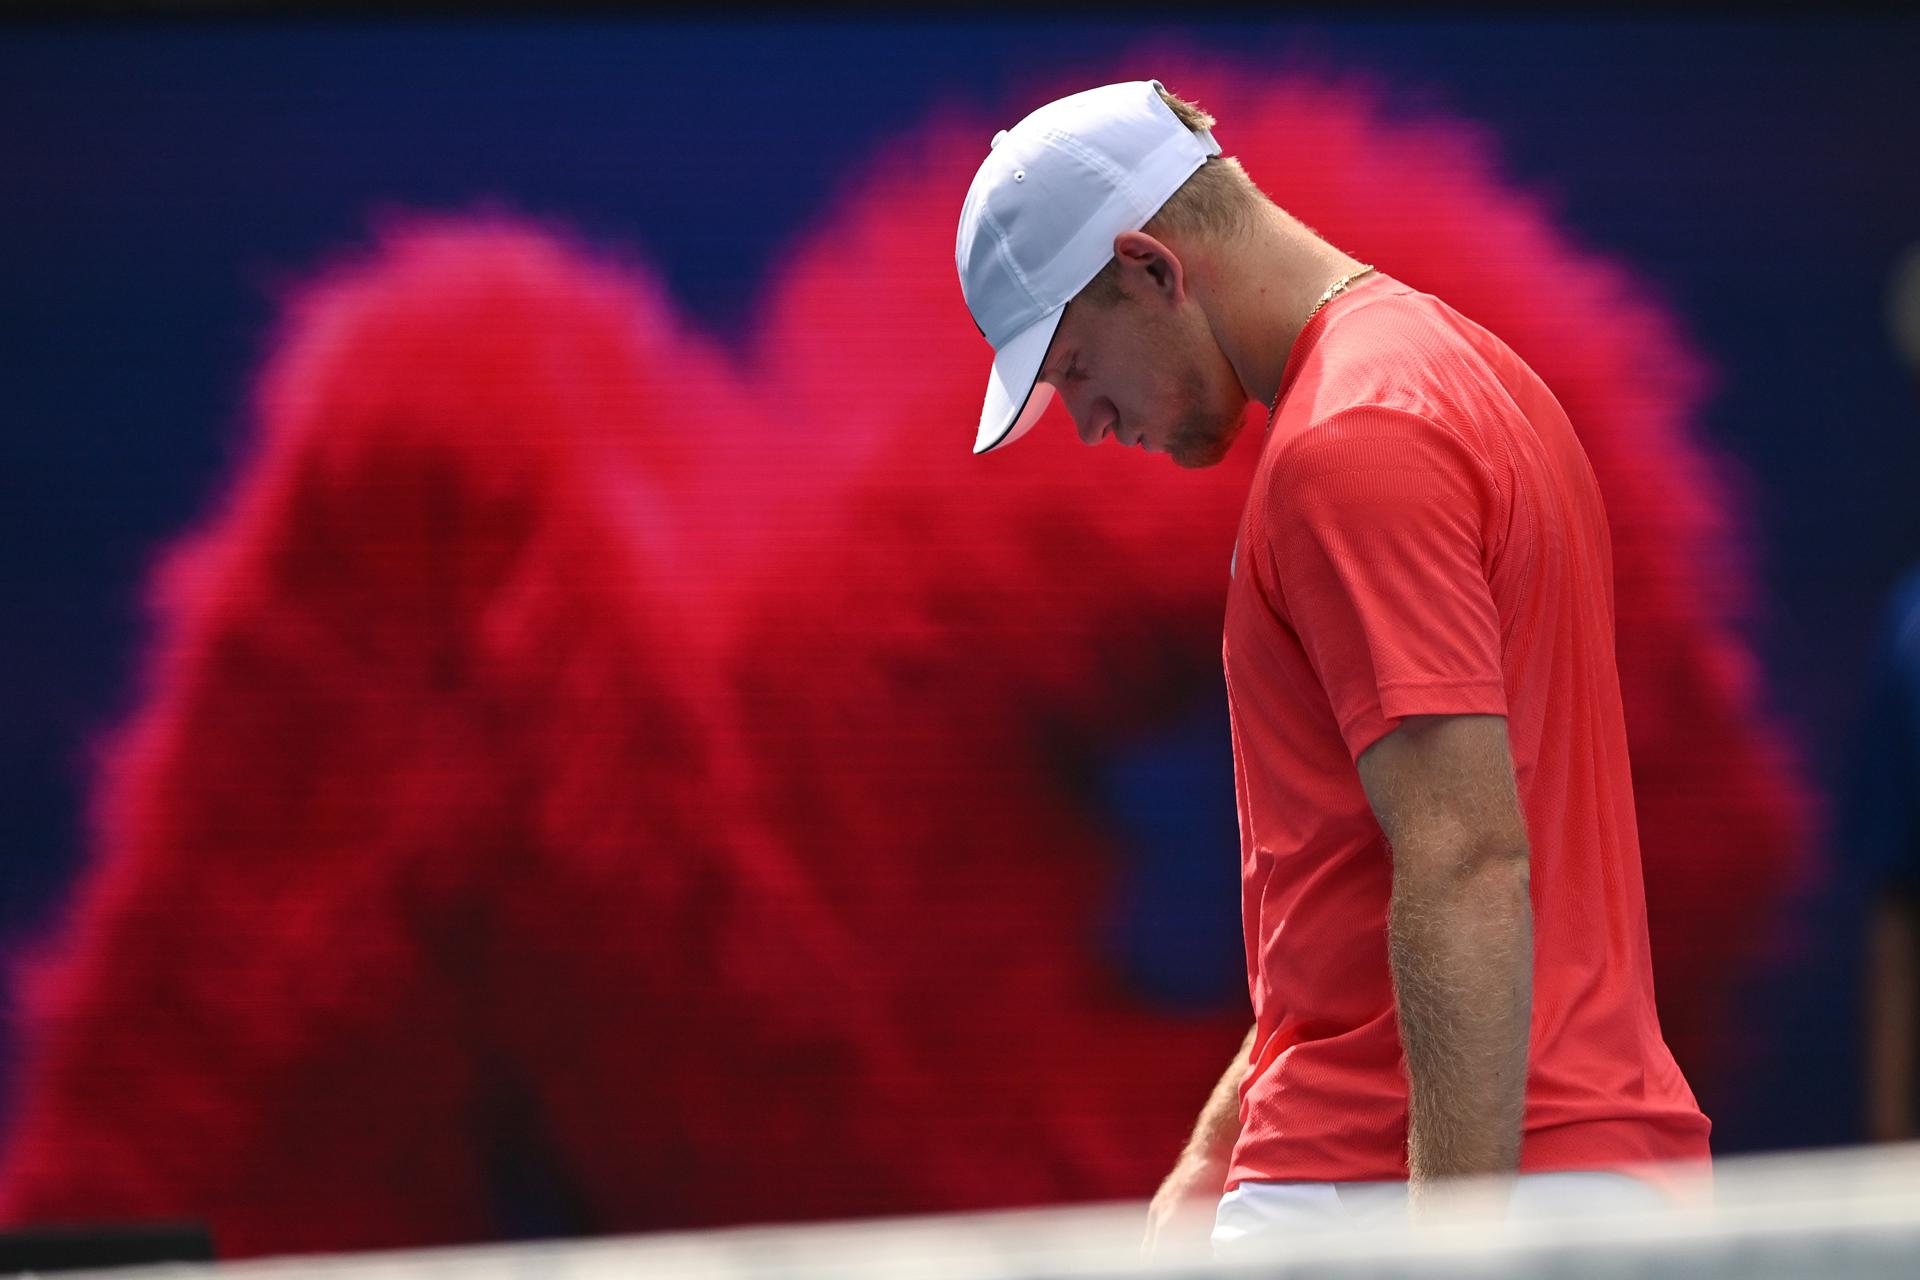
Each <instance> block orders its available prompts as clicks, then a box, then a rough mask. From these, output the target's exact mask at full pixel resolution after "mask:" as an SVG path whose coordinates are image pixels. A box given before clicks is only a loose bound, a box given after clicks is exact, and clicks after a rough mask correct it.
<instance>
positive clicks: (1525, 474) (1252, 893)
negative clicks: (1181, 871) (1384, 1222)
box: [956, 81, 1709, 1253]
mask: <svg viewBox="0 0 1920 1280" xmlns="http://www.w3.org/2000/svg"><path fill="white" fill-rule="evenodd" d="M1212 124H1213V120H1212V118H1211V117H1209V116H1207V115H1206V114H1205V113H1203V112H1201V111H1199V110H1198V109H1197V108H1195V107H1194V106H1192V105H1191V104H1188V103H1185V102H1183V101H1181V100H1180V99H1178V98H1175V97H1173V96H1172V95H1171V94H1168V93H1167V92H1166V91H1165V90H1164V88H1163V87H1162V86H1161V85H1160V84H1159V82H1157V81H1139V82H1133V83H1128V84H1117V85H1108V86H1104V87H1102V88H1099V89H1094V90H1090V91H1087V92H1085V93H1079V94H1074V95H1072V96H1070V97H1067V98H1063V99H1060V100H1059V101H1056V102H1053V103H1050V104H1048V105H1047V106H1044V107H1042V108H1040V109H1039V110H1038V111H1036V112H1034V113H1033V114H1032V115H1030V116H1028V117H1027V118H1026V119H1024V120H1022V121H1021V122H1020V123H1019V124H1017V125H1015V126H1014V127H1013V128H1012V129H1010V130H1005V131H1002V132H1001V133H1000V134H998V135H996V137H995V138H994V142H993V146H992V149H991V150H990V153H989V154H988V156H987V158H986V160H985V161H984V162H983V163H982V165H981V167H980V169H979V172H978V173H977V174H976V176H975V178H974V182H973V186H972V188H971V190H970V191H969V192H968V194H967V199H966V203H965V205H964V207H963V209H962V212H961V217H960V230H959V238H958V243H957V247H956V261H957V265H958V268H959V273H960V279H961V284H962V289H963V292H964V294H965V296H966V300H967V303H968V307H969V309H970V310H971V312H972V314H973V317H974V320H975V323H976V324H977V325H978V326H979V327H980V329H981V331H982V333H983V334H984V335H985V336H986V338H987V339H988V341H989V342H990V343H991V344H992V345H993V347H994V350H995V358H994V363H993V371H992V374H991V376H990V378H989V382H988V388H987V396H986V404H985V406H984V409H983V412H982V415H981V421H980V428H979V433H978V436H977V438H976V443H975V446H974V451H975V452H976V453H984V452H987V451H989V450H992V449H995V448H999V447H1002V446H1004V445H1006V444H1008V443H1010V442H1012V441H1013V440H1016V439H1018V438H1019V436H1021V435H1022V434H1024V433H1025V432H1026V431H1027V430H1029V429H1031V428H1032V426H1033V425H1034V424H1035V423H1036V422H1037V421H1038V419H1039V418H1040V417H1041V415H1042V413H1043V411H1044V410H1045V408H1046V406H1047V405H1048V403H1049V402H1050V401H1051V400H1052V398H1053V397H1054V396H1056V395H1058V396H1059V397H1060V398H1061V399H1063V400H1064V401H1065V403H1066V407H1067V409H1068V410H1069V412H1070V413H1071V414H1072V416H1073V419H1074V422H1075V424H1076V427H1077V430H1078V432H1079V435H1080V438H1081V439H1082V440H1083V441H1084V442H1085V443H1087V444H1089V445H1093V444H1098V443H1100V442H1101V441H1102V440H1104V439H1106V438H1107V437H1109V436H1111V437H1113V438H1114V439H1115V440H1117V441H1119V442H1120V443H1121V444H1123V445H1128V446H1139V447H1140V448H1142V449H1144V450H1146V451H1148V452H1155V453H1164V454H1166V455H1168V456H1169V457H1170V458H1172V459H1173V461H1174V462H1175V463H1177V464H1179V465H1181V466H1183V467H1205V466H1210V465H1212V464H1214V463H1217V462H1219V461H1220V460H1221V459H1222V458H1224V457H1225V456H1226V454H1227V452H1228V450H1229V448H1230V447H1231V446H1232V444H1233V442H1234V439H1235V436H1236V435H1237V434H1238V432H1239V430H1240V428H1241V425H1242V422H1243V420H1244V416H1245V415H1244V410H1245V409H1246V407H1247V405H1248V404H1249V402H1253V401H1258V402H1260V403H1261V404H1264V405H1267V406H1269V412H1268V415H1267V426H1266V432H1265V438H1264V440H1263V441H1262V443H1261V445H1260V449H1261V454H1260V459H1259V462H1258V465H1257V468H1256V471H1255V478H1254V482H1253V488H1252V492H1251V493H1250V495H1249V497H1248V500H1247V503H1246V507H1245V511H1244V514H1243V516H1242V518H1241V528H1240V533H1239V538H1238V542H1237V545H1236V546H1235V548H1234V551H1233V559H1232V580H1231V585H1230V587H1229V590H1228V599H1227V611H1226V628H1225V631H1226V634H1225V646H1224V654H1225V666H1226V677H1227V692H1228V701H1229V706H1230V708H1231V712H1232V722H1233V739H1234V741H1233V747H1234V755H1235V777H1236V790H1237V793H1238V800H1239V813H1240V833H1241V860H1242V886H1243V923H1244V927H1245V942H1246V948H1247V963H1248V979H1249V987H1250V990H1251V993H1252V997H1253V1008H1254V1027H1253V1029H1252V1031H1251V1032H1250V1033H1249V1036H1248V1039H1247V1041H1246V1044H1245V1045H1244V1046H1243V1050H1242V1052H1241V1053H1240V1054H1239V1055H1237V1056H1236V1058H1235V1060H1234V1062H1233V1063H1232V1065H1230V1066H1229V1068H1228V1070H1227V1073H1226V1075H1225V1076H1224V1077H1223V1078H1222V1079H1221V1082H1220V1085H1219V1087H1218V1088H1217V1089H1216V1090H1215V1092H1214V1094H1213V1097H1212V1098H1211V1099H1210V1100H1209V1101H1208V1103H1207V1104H1206V1107H1205V1110H1204V1111H1203V1113H1202V1115H1201V1117H1200V1121H1199V1124H1198V1125H1197V1126H1196V1128H1195V1131H1194V1135H1193V1138H1192V1139H1191V1140H1190V1142H1189V1145H1188V1149H1187V1151H1186V1152H1185V1153H1184V1155H1183V1156H1182V1157H1181V1159H1180V1161H1179V1162H1178V1164H1177V1166H1176V1168H1175V1169H1174V1171H1173V1173H1172V1174H1171V1175H1170V1176H1169V1177H1168V1179H1167V1181H1166V1183H1165V1184H1164V1185H1163V1187H1162V1188H1161V1191H1160V1193H1159V1195H1157V1196H1156V1197H1155V1200H1154V1205H1153V1208H1152V1210H1151V1214H1150V1222H1149V1227H1148V1244H1149V1246H1150V1247H1151V1246H1152V1245H1153V1244H1154V1243H1155V1242H1156V1241H1157V1240H1158V1239H1160V1238H1163V1237H1164V1236H1165V1235H1166V1234H1167V1233H1168V1230H1169V1228H1170V1227H1171V1226H1172V1225H1173V1224H1175V1223H1178V1222H1181V1221H1183V1220H1184V1218H1185V1214H1184V1209H1185V1207H1186V1206H1188V1205H1191V1204H1193V1203H1195V1202H1196V1201H1202V1202H1204V1201H1208V1200H1211V1199H1212V1198H1213V1197H1215V1196H1219V1195H1220V1193H1221V1191H1222V1190H1223V1188H1224V1189H1225V1191H1226V1195H1225V1196H1224V1197H1223V1198H1221V1200H1220V1202H1219V1206H1218V1211H1217V1223H1216V1226H1215V1229H1214V1235H1213V1240H1214V1246H1215V1249H1216V1251H1217V1252H1221V1253H1227V1252H1230V1251H1231V1250H1232V1249H1233V1248H1234V1246H1236V1245H1237V1244H1239V1243H1240V1242H1241V1241H1245V1240H1258V1239H1259V1238H1261V1236H1262V1234H1263V1233H1267V1234H1271V1233H1274V1232H1277V1231H1279V1230H1282V1229H1284V1228H1285V1227H1286V1226H1287V1225H1289V1224H1292V1223H1298V1222H1310V1221H1326V1220H1333V1221H1354V1220H1363V1219H1368V1218H1371V1217H1374V1216H1377V1215H1379V1214H1381V1213H1387V1214H1393V1213H1399V1212H1403V1207H1404V1206H1406V1205H1408V1204H1409V1203H1410V1204H1411V1205H1412V1207H1413V1209H1414V1211H1415V1213H1416V1214H1424V1213H1427V1212H1430V1211H1431V1206H1433V1205H1434V1204H1436V1203H1438V1197H1437V1194H1436V1193H1437V1192H1438V1191H1439V1190H1440V1189H1441V1188H1443V1187H1444V1186H1445V1185H1446V1181H1447V1180H1449V1179H1454V1178H1461V1177H1469V1176H1474V1175H1494V1176H1496V1177H1504V1176H1506V1175H1513V1174H1518V1175H1520V1176H1519V1177H1518V1179H1517V1180H1516V1181H1515V1182H1514V1183H1513V1184H1512V1189H1513V1197H1514V1202H1515V1203H1516V1205H1525V1204H1540V1203H1552V1202H1555V1201H1556V1200H1557V1201H1559V1202H1562V1203H1574V1202H1577V1203H1579V1204H1581V1205H1603V1204H1604V1205H1638V1204H1646V1203H1657V1202H1658V1201H1659V1199H1660V1195H1659V1193H1658V1191H1657V1190H1656V1189H1655V1188H1656V1187H1657V1185H1658V1184H1659V1182H1660V1181H1662V1180H1663V1179H1664V1178H1665V1176H1666V1175H1665V1174H1664V1173H1662V1172H1661V1170H1662V1169H1663V1168H1664V1167H1666V1166H1667V1164H1668V1162H1675V1161H1692V1162H1699V1161H1704V1160H1705V1159H1706V1157H1707V1132H1708V1127H1709V1126H1708V1122H1707V1120H1706V1118H1705V1116H1703V1115H1702V1114H1701V1112H1700V1109H1699V1107H1698V1106H1697V1105H1696V1104H1695V1101H1694V1098H1693V1095H1692V1092H1691V1091H1690V1090H1689V1089H1688V1087H1687V1084H1686V1081H1685V1080H1684V1079H1683V1078H1682V1076H1681V1073H1680V1071H1679V1069H1678V1068H1677V1067H1676V1066H1675V1065H1674V1062H1673V1058H1672V1055H1671V1054H1670V1053H1669V1052H1668V1051H1667V1047H1666V1045H1665V1043H1664V1041H1663V1040H1662V1038H1661V1034H1660V1029H1659V1025H1658V1022H1657V1020H1656V1017H1655V1013H1654V1003H1653V982H1652V973H1651V965H1650V962H1649V959H1648V949H1647V940H1646V921H1645V907H1644V903H1643V899H1642V890H1641V874H1640V860H1639V848H1638V838H1637V834H1636V831H1635V822H1634V810H1633V797H1632V792H1631V785H1630V781H1629V773H1628V757H1627V747H1626V731H1625V726H1624V720H1623V716H1622V712H1621V703H1620V692H1619V685H1618V678H1617V675H1616V671H1615V666H1614V653H1613V598H1612V566H1611V551H1610V546H1609V541H1608V531H1607V523H1606V515H1605V512H1604V510H1603V508H1602V505H1601V501H1600V495H1599V493H1598V491H1597V488H1596V487H1595V484H1594V479H1593V473H1592V470H1591V468H1590V467H1589V465H1588V462H1587V459H1586V455H1585V454H1584V452H1583V451H1582V449H1581V446H1580V444H1579V441H1578V439H1577V438H1576V437H1575V435H1574V432H1573V429H1572V427H1571V425H1570V424H1569V423H1568V421H1567V418H1566V415H1565V414H1564V412H1562V410H1561V408H1560V406H1559V404H1558V403H1557V402H1556V401H1555V399H1554V397H1553V396H1552V394H1551V393H1550V392H1549V391H1548V390H1547V388H1546V387H1545V386H1544V385H1543V384H1542V383H1541V381H1540V380H1539V378H1538V377H1537V376H1535V375H1534V374H1533V372H1532V371H1531V370H1530V369H1529V368H1528V367H1527V366H1526V365H1525V364H1524V363H1523V362H1522V361H1521V360H1520V359H1519V358H1518V357H1517V356H1516V355H1514V353H1513V352H1512V351H1510V350H1509V349H1508V348H1507V347H1506V346H1505V345H1504V344H1503V343H1501V342H1500V341H1499V340H1498V339H1497V338H1495V337H1494V336H1493V335H1492V334H1490V333H1488V332H1487V331H1485V330H1484V329H1481V328H1480V327H1479V326H1477V325H1475V324H1473V323H1472V322H1471V321H1469V320H1467V319H1466V318H1465V317H1463V316H1461V315H1459V314H1458V313H1457V312H1454V311H1453V310H1452V309H1451V308H1449V307H1447V306H1446V304H1444V303H1443V302H1441V301H1440V300H1438V299H1436V298H1433V297H1431V296H1429V295H1426V294H1423V293H1420V292H1418V291H1417V290H1414V289H1412V288H1409V287H1408V286H1406V285H1405V284H1402V283H1401V282H1399V281H1397V280H1395V279H1393V278H1392V277H1391V276H1390V275H1388V274H1386V273H1384V272H1381V271H1379V270H1377V269H1375V268H1374V267H1372V266H1370V265H1369V264H1366V263H1363V262H1361V261H1359V260H1358V259H1356V258H1354V257H1352V256H1350V255H1348V254H1346V253H1343V252H1341V251H1340V250H1339V249H1337V248H1335V247H1334V246H1333V245H1331V244H1329V243H1328V242H1327V241H1325V240H1324V239H1322V238H1321V237H1319V236H1318V235H1316V234H1315V233H1314V232H1313V231H1312V229H1311V228H1308V227H1307V226H1305V225H1304V224H1302V223H1300V222H1299V221H1298V220H1297V219H1295V218H1293V217H1291V216H1290V215H1288V214H1287V213H1286V212H1285V211H1284V210H1282V209H1280V208H1279V207H1277V206H1276V205H1275V204H1273V203H1272V202H1271V201H1270V200H1268V199H1267V198H1266V197H1265V196H1264V195H1263V194H1262V193H1261V192H1260V191H1259V190H1258V189H1257V188H1256V187H1255V186H1254V185H1253V183H1252V182H1251V180H1250V179H1249V178H1248V177H1247V175H1246V174H1245V172H1244V171H1243V170H1242V169H1241V168H1240V166H1239V165H1238V164H1237V162H1235V161H1233V160H1231V159H1227V158H1225V157H1223V156H1222V155H1221V154H1220V148H1219V146H1218V145H1217V144H1216V143H1215V142H1214V140H1213V136H1212V133H1211V132H1210V130H1211V127H1212Z"/></svg>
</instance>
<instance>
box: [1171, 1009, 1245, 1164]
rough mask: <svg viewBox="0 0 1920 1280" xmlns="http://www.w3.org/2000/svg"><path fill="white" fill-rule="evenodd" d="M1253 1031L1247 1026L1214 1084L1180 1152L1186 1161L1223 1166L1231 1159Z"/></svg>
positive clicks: (1236, 1138)
mask: <svg viewBox="0 0 1920 1280" xmlns="http://www.w3.org/2000/svg"><path fill="white" fill-rule="evenodd" d="M1253 1035H1254V1033H1253V1031H1252V1030H1251V1029H1250V1030H1248V1032H1247V1038H1246V1039H1245V1040H1243V1041H1241V1043H1240V1052H1239V1053H1237V1054H1235V1055H1234V1057H1233V1061H1232V1062H1230V1063H1228V1064H1227V1069H1226V1072H1225V1073H1224V1074H1223V1075H1222V1076H1221V1077H1220V1080H1219V1083H1217V1084H1215V1085H1214V1086H1213V1093H1212V1094H1210V1095H1209V1096H1208V1098H1207V1105H1206V1106H1204V1107H1202V1108H1201V1110H1200V1119H1199V1121H1198V1122H1196V1123H1195V1124H1194V1126H1193V1136H1192V1137H1190V1138H1188V1139H1187V1146H1186V1150H1185V1151H1183V1152H1182V1153H1181V1160H1182V1161H1183V1162H1199V1163H1205V1164H1217V1165H1220V1166H1221V1167H1222V1168H1224V1167H1225V1166H1226V1164H1227V1162H1228V1161H1229V1160H1230V1159H1232V1157H1233V1144H1234V1143H1235V1142H1237V1141H1238V1140H1239V1138H1240V1085H1241V1083H1242V1082H1243V1081H1244V1080H1245V1079H1246V1078H1247V1062H1248V1059H1249V1058H1250V1057H1251V1056H1252V1054H1253Z"/></svg>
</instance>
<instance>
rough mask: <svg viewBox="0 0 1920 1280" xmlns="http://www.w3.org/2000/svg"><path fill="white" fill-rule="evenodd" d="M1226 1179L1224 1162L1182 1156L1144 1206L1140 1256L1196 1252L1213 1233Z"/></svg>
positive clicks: (1199, 1252) (1203, 1246)
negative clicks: (1145, 1227) (1144, 1218)
mask: <svg viewBox="0 0 1920 1280" xmlns="http://www.w3.org/2000/svg"><path fill="white" fill-rule="evenodd" d="M1226 1180H1227V1167H1226V1163H1225V1162H1224V1161H1221V1160H1211V1159H1206V1158H1204V1157H1197V1156H1191V1155H1185V1156H1182V1157H1181V1158H1180V1162H1179V1163H1178V1164H1176V1165H1175V1166H1174V1167H1173V1172H1172V1173H1170V1174H1168V1175H1167V1179H1166V1181H1165V1182H1162V1183H1161V1184H1160V1189H1159V1190H1158V1191H1156V1192H1154V1194H1153V1201H1152V1203H1150V1204H1149V1205H1148V1206H1147V1233H1146V1236H1145V1238H1143V1239H1142V1240H1141V1241H1140V1256H1141V1257H1143V1258H1152V1257H1155V1256H1157V1255H1162V1254H1165V1255H1173V1256H1179V1255H1182V1254H1189V1253H1191V1254H1193V1255H1200V1254H1201V1253H1202V1251H1203V1250H1204V1249H1205V1247H1206V1244H1207V1240H1208V1238H1209V1237H1210V1236H1211V1235H1212V1233H1213V1219H1214V1213H1215V1211H1216V1210H1217V1209H1218V1208H1219V1205H1220V1188H1221V1186H1222V1185H1224V1184H1225V1182H1226Z"/></svg>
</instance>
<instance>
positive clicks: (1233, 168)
mask: <svg viewBox="0 0 1920 1280" xmlns="http://www.w3.org/2000/svg"><path fill="white" fill-rule="evenodd" d="M1160 100H1161V101H1162V102H1164V103H1166V104H1167V108H1168V109H1169V110H1171V111H1172V112H1173V114H1174V115H1176V116H1178V117H1179V118H1180V123H1181V124H1184V125H1185V126H1187V128H1189V129H1191V130H1193V131H1194V132H1195V133H1199V132H1200V131H1201V130H1202V129H1211V128H1213V123H1214V121H1213V117H1212V116H1211V115H1209V114H1208V113H1207V112H1205V111H1202V110H1201V109H1200V108H1199V106H1197V105H1196V104H1194V103H1191V102H1188V101H1187V100H1186V99H1185V98H1181V97H1177V96H1175V95H1174V94H1171V93H1168V92H1167V91H1166V90H1165V89H1162V90H1160ZM1265 200H1266V197H1265V196H1264V195H1262V194H1261V192H1260V189H1259V188H1258V187H1256V186H1254V185H1253V179H1252V178H1249V177H1248V176H1247V171H1246V170H1245V169H1244V168H1242V167H1241V165H1240V162H1239V161H1238V160H1236V159H1234V158H1232V157H1231V156H1208V157H1207V159H1206V161H1205V162H1204V163H1203V164H1202V165H1201V166H1200V167H1199V168H1198V169H1195V170H1194V171H1193V176H1192V177H1190V178H1188V179H1187V180H1186V181H1185V182H1184V183H1182V184H1181V185H1180V189H1179V190H1178V191H1175V192H1174V193H1173V194H1172V195H1171V196H1169V197H1167V202H1166V203H1165V204H1163V205H1161V206H1160V208H1159V210H1158V211H1157V212H1156V213H1155V214H1154V215H1153V216H1152V217H1151V218H1149V219H1147V224H1146V225H1145V226H1144V227H1142V228H1141V230H1142V231H1145V232H1146V233H1147V234H1148V235H1152V236H1163V235H1185V236H1206V237H1216V238H1225V237H1228V236H1233V235H1237V234H1239V233H1240V232H1241V231H1244V230H1245V229H1246V228H1247V227H1248V226H1249V225H1250V224H1251V222H1252V220H1253V214H1254V211H1255V210H1256V209H1258V208H1259V207H1260V205H1261V203H1263V202H1264V201H1265ZM1127 296H1128V295H1127V292H1126V290H1124V289H1122V288H1121V287H1120V263H1119V261H1118V259H1114V260H1110V261H1109V262H1108V263H1107V265H1106V266H1104V267H1102V268H1100V274H1098V275H1096V276H1095V277H1094V278H1093V279H1092V280H1090V281H1088V282H1087V287H1086V288H1084V289H1082V290H1081V291H1080V292H1079V293H1078V294H1076V295H1075V297H1074V300H1075V301H1079V300H1081V299H1085V300H1086V301H1087V302H1090V303H1092V304H1093V305H1095V306H1100V307H1110V306H1113V305H1114V304H1115V303H1118V302H1123V301H1125V300H1126V298H1127Z"/></svg>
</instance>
